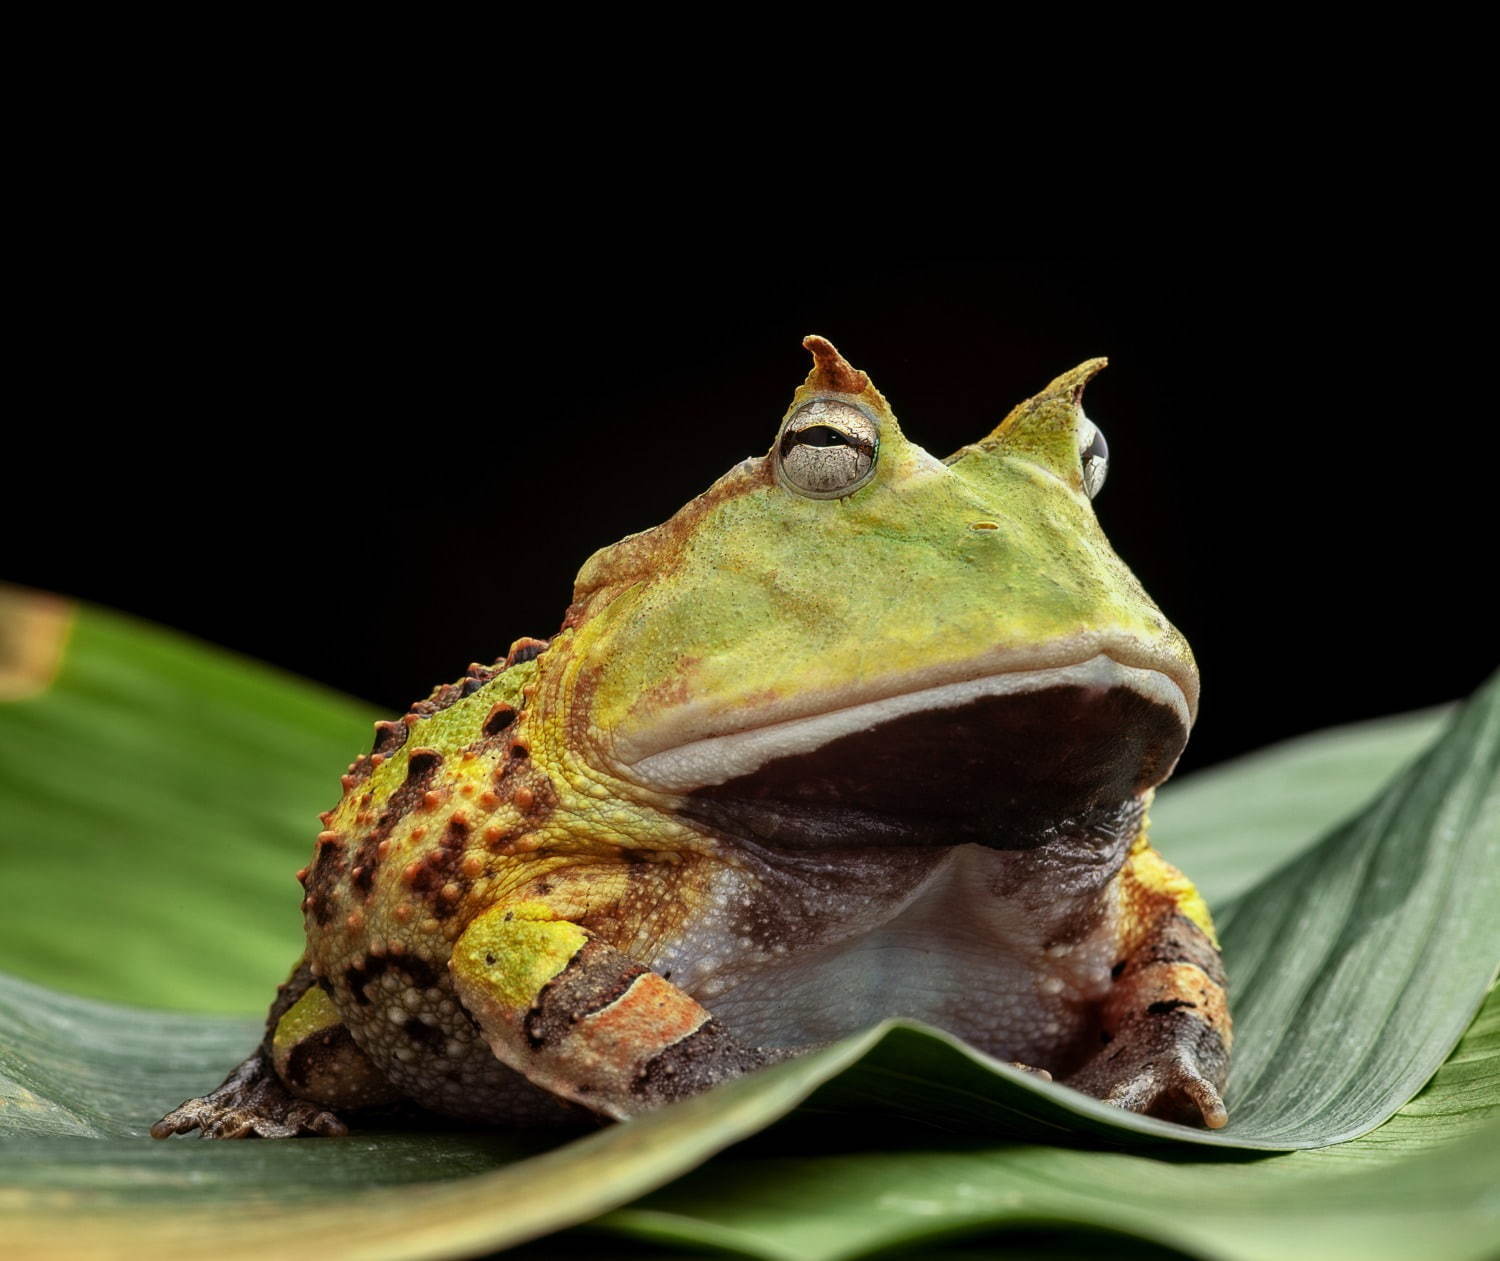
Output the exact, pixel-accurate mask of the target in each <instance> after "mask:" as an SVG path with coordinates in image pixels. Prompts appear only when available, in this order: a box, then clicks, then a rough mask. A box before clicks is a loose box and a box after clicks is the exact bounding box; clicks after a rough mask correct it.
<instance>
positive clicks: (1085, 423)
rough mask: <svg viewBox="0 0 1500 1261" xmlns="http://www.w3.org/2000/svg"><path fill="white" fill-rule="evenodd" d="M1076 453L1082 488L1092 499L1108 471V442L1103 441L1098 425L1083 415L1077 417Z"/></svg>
mask: <svg viewBox="0 0 1500 1261" xmlns="http://www.w3.org/2000/svg"><path fill="white" fill-rule="evenodd" d="M1078 455H1079V458H1080V459H1081V460H1082V461H1083V489H1084V490H1085V491H1086V492H1087V493H1088V497H1089V498H1090V499H1092V498H1093V497H1094V496H1095V495H1097V494H1098V493H1099V490H1100V488H1101V487H1102V486H1103V485H1104V475H1105V474H1106V473H1108V472H1109V443H1107V442H1105V441H1104V434H1103V433H1102V432H1100V429H1099V426H1098V425H1096V424H1094V422H1093V421H1092V420H1090V419H1089V418H1088V417H1087V416H1083V415H1080V416H1079V417H1078Z"/></svg>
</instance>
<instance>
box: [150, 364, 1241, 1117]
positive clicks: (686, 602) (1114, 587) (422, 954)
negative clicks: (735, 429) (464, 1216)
mask: <svg viewBox="0 0 1500 1261" xmlns="http://www.w3.org/2000/svg"><path fill="white" fill-rule="evenodd" d="M803 344H804V346H806V348H807V349H808V350H810V351H811V352H812V355H813V359H814V366H813V369H812V372H811V374H810V375H809V376H808V378H807V381H806V383H805V384H804V385H803V386H802V387H801V388H800V389H799V390H797V392H796V394H795V396H794V398H793V400H792V405H791V407H790V409H789V410H788V411H787V413H786V415H785V418H784V419H783V420H782V422H781V426H780V429H779V431H778V432H777V434H776V441H775V444H774V445H773V446H772V448H771V450H770V451H769V452H768V453H767V454H766V455H764V456H761V457H759V458H758V459H748V460H745V461H744V462H743V463H741V464H739V465H737V466H736V467H734V468H733V469H731V470H730V471H729V472H728V473H727V474H725V475H724V476H723V477H722V478H720V479H719V481H718V482H716V483H715V484H714V485H713V486H712V487H710V488H709V489H708V490H707V491H706V492H704V493H703V494H702V495H700V496H698V498H696V499H694V500H692V502H690V503H689V504H687V505H686V506H685V507H684V508H682V509H681V510H680V511H679V512H678V513H677V514H676V515H675V516H673V517H672V518H671V519H670V520H669V521H667V522H666V523H664V524H663V525H660V526H657V527H656V528H655V529H651V530H647V531H645V532H644V533H641V534H636V535H632V536H631V537H629V538H626V539H624V540H622V541H621V542H619V543H616V544H615V545H614V546H613V547H608V548H605V549H604V550H603V551H601V552H598V553H597V554H596V555H594V556H593V557H592V558H591V559H590V560H589V561H588V562H587V564H585V565H584V567H583V570H582V572H581V573H580V574H579V576H578V582H577V587H576V591H575V595H574V599H573V604H572V606H571V608H569V610H568V612H567V616H566V617H565V618H564V620H563V624H562V628H561V629H560V630H559V631H558V633H557V634H556V635H555V636H554V637H553V638H552V639H551V640H547V641H543V640H535V639H523V640H520V641H518V642H517V643H516V644H515V645H514V646H513V647H512V648H511V650H510V652H509V654H508V655H507V656H506V657H505V658H504V660H503V661H499V662H496V663H495V664H494V665H492V666H478V665H476V666H472V667H470V669H469V672H468V674H467V675H466V676H465V677H464V678H463V679H462V680H460V681H459V682H458V683H456V684H449V685H445V686H442V687H439V688H438V689H437V690H436V691H435V692H433V694H432V695H431V696H430V697H429V698H428V699H427V700H425V701H421V702H419V703H417V704H416V705H415V706H413V707H412V710H411V712H410V713H408V714H406V715H405V716H404V717H403V718H402V719H401V720H400V721H399V722H380V723H377V724H376V736H375V744H374V748H373V750H372V751H371V752H370V753H369V754H366V755H364V756H361V757H359V758H358V759H356V761H355V762H354V763H353V765H352V766H350V768H349V771H348V773H347V774H346V775H345V776H344V778H343V788H344V791H343V796H342V799H341V800H340V801H339V803H338V805H337V806H335V807H334V808H333V809H332V810H331V811H329V812H328V813H327V814H325V815H324V816H323V826H324V830H323V831H322V832H321V833H319V835H318V838H317V844H316V849H315V852H314V855H313V858H312V861H311V862H310V863H309V865H308V866H307V867H306V868H305V869H304V870H303V871H301V872H300V873H298V874H299V878H300V879H301V881H302V883H303V885H304V887H305V897H304V898H303V901H302V909H303V912H304V915H305V923H306V931H307V950H306V953H305V955H304V956H303V958H302V960H301V962H300V963H299V964H298V965H297V967H296V969H295V970H294V972H293V973H292V975H291V977H290V979H289V980H288V981H287V982H286V984H285V985H283V986H282V987H281V991H280V993H279V996H278V997H277V999H276V1001H275V1003H274V1004H273V1005H272V1008H271V1013H270V1018H269V1021H268V1023H267V1029H266V1035H265V1038H264V1040H263V1041H262V1043H261V1045H260V1046H259V1047H258V1048H257V1049H256V1051H255V1052H254V1053H253V1054H252V1055H251V1056H250V1058H249V1059H248V1060H246V1061H245V1063H244V1064H242V1065H241V1066H240V1067H239V1068H237V1069H236V1070H234V1072H233V1073H231V1075H230V1076H229V1078H228V1079H227V1080H226V1081H225V1083H224V1084H223V1085H222V1086H221V1087H220V1088H219V1089H218V1090H216V1091H214V1092H212V1093H211V1094H209V1095H207V1096H205V1097H203V1098H201V1099H194V1100H189V1101H188V1102H187V1103H185V1104H183V1105H182V1106H181V1107H180V1108H178V1109H176V1110H175V1111H173V1112H172V1113H171V1114H169V1115H168V1116H167V1117H165V1118H163V1119H162V1120H161V1121H159V1122H158V1123H157V1124H156V1125H155V1126H154V1127H153V1128H152V1133H153V1134H154V1135H156V1136H157V1137H165V1136H166V1135H168V1134H172V1133H181V1132H185V1131H188V1130H192V1129H195V1128H196V1129H200V1130H202V1132H203V1133H205V1134H207V1135H211V1136H215V1137H226V1138H227V1137H243V1136H250V1135H261V1136H267V1137H286V1136H292V1135H297V1134H305V1133H312V1134H337V1133H342V1132H344V1129H345V1126H344V1123H343V1122H342V1120H340V1119H339V1116H338V1113H340V1112H348V1111H353V1110H356V1109H360V1108H365V1107H372V1106H379V1105H385V1104H389V1103H391V1102H392V1101H395V1100H398V1099H404V1100H409V1101H414V1102H416V1103H418V1104H420V1105H423V1106H425V1107H426V1108H429V1109H434V1110H436V1111H438V1112H443V1113H449V1114H453V1115H456V1116H460V1117H464V1118H469V1119H474V1120H482V1121H491V1122H498V1123H505V1124H537V1123H547V1122H552V1121H563V1120H566V1119H567V1118H569V1117H570V1116H573V1117H575V1118H576V1117H577V1116H580V1115H587V1113H593V1114H597V1115H601V1116H604V1117H612V1118H627V1117H630V1116H632V1115H634V1114H636V1113H639V1112H641V1111H643V1110H645V1109H649V1108H652V1107H655V1106H658V1105H660V1104H663V1103H666V1102H669V1101H671V1100H674V1099H678V1098H681V1097H683V1096H686V1095H690V1094H693V1093H696V1092H698V1091H702V1090H705V1089H707V1088H709V1087H711V1086H713V1085H714V1084H715V1083H717V1082H720V1081H723V1080H724V1079H726V1078H729V1077H733V1076H735V1075H738V1074H741V1073H745V1072H747V1071H750V1070H753V1069H756V1068H758V1067H760V1066H762V1065H765V1064H768V1063H770V1062H772V1061H776V1060H779V1059H783V1058H786V1057H788V1056H790V1055H794V1054H796V1053H797V1052H798V1051H799V1050H807V1049H808V1048H811V1047H814V1046H818V1045H820V1044H823V1043H827V1042H829V1041H830V1040H832V1039H836V1038H839V1037H841V1036H843V1035H846V1034H849V1033H851V1032H854V1031H856V1030H859V1029H861V1028H863V1027H866V1026H868V1025H870V1024H872V1023H874V1022H876V1021H878V1020H880V1019H881V1018H883V1017H886V1016H906V1017H912V1018H916V1019H920V1020H923V1021H927V1022H929V1023H930V1024H933V1025H936V1026H939V1027H941V1028H943V1029H947V1030H949V1031H951V1032H953V1033H955V1034H957V1035H959V1036H960V1037H962V1038H964V1039H965V1040H967V1041H968V1042H969V1043H971V1044H972V1045H974V1046H976V1047H979V1048H980V1049H982V1050H984V1051H986V1052H988V1053H990V1054H991V1055H993V1056H997V1057H999V1058H1001V1059H1004V1060H1008V1061H1015V1062H1017V1063H1020V1064H1022V1065H1025V1066H1030V1067H1032V1068H1033V1069H1035V1070H1039V1071H1046V1072H1050V1073H1051V1074H1052V1075H1054V1076H1055V1077H1057V1078H1059V1079H1061V1080H1062V1081H1063V1082H1064V1083H1065V1084H1067V1085H1071V1086H1074V1087H1076V1088H1077V1089H1079V1090H1082V1091H1085V1092H1087V1093H1089V1094H1092V1095H1095V1096H1098V1097H1100V1098H1103V1099H1105V1100H1107V1101H1109V1102H1111V1103H1115V1104H1118V1105H1120V1106H1121V1107H1125V1108H1130V1109H1134V1110H1137V1111H1141V1112H1150V1113H1155V1114H1158V1115H1162V1116H1167V1117H1175V1118H1192V1119H1194V1120H1201V1121H1202V1122H1203V1123H1205V1124H1207V1125H1209V1126H1212V1127H1218V1126H1222V1125H1223V1124H1224V1123H1225V1120H1226V1114H1225V1110H1224V1105H1223V1103H1222V1101H1221V1097H1220V1091H1221V1090H1222V1087H1223V1082H1224V1078H1225V1075H1226V1072H1227V1068H1228V1058H1229V1044H1230V1021H1229V1016H1228V1012H1227V1008H1226V998H1225V988H1224V986H1225V979H1224V974H1223V971H1222V968H1221V966H1220V960H1219V954H1218V949H1217V945H1216V942H1215V939H1214V933H1213V927H1212V925H1211V923H1210V921H1209V918H1208V914H1207V911H1206V909H1205V907H1204V905H1203V902H1202V901H1201V899H1200V898H1199V897H1198V895H1197V893H1196V892H1195V891H1194V889H1193V887H1192V885H1191V884H1189V883H1188V881H1187V880H1186V879H1185V878H1184V877H1183V876H1182V875H1181V874H1180V873H1179V872H1177V871H1176V870H1175V869H1174V868H1172V867H1171V866H1169V865H1168V864H1167V863H1166V862H1164V861H1163V860H1162V859H1161V858H1160V857H1159V856H1158V855H1157V854H1156V852H1155V851H1154V850H1153V849H1152V847H1151V845H1150V844H1149V842H1148V841H1147V836H1146V811H1147V808H1148V806H1149V804H1150V801H1151V797H1152V793H1153V791H1154V789H1155V787H1156V785H1158V784H1159V783H1161V781H1162V780H1164V779H1165V778H1166V777H1167V775H1168V774H1169V773H1170V772H1171V770H1172V767H1173V765H1174V764H1175V762H1176V760H1177V758H1178V755H1179V754H1180V752H1181V750H1182V747H1183V744H1184V742H1185V741H1186V739H1187V734H1188V729H1189V727H1190V725H1191V723H1192V720H1193V717H1194V714H1195V710H1196V703H1197V692H1198V679H1197V671H1196V668H1195V666H1194V663H1193V659H1192V656H1191V653H1190V652H1189V650H1188V646H1187V644H1186V642H1185V641H1184V640H1183V638H1182V636H1181V635H1180V634H1179V633H1178V632H1177V631H1176V630H1175V629H1173V627H1172V626H1171V625H1169V624H1168V622H1167V621H1166V619H1165V618H1164V617H1163V616H1162V614H1161V613H1160V612H1159V611H1158V609H1157V608H1156V606H1155V604H1153V603H1152V601H1151V600H1150V598H1149V597H1148V596H1147V595H1146V593H1145V592H1144V591H1143V590H1142V589H1141V586H1140V584H1139V583H1138V582H1137V580H1136V579H1135V577H1134V576H1133V575H1132V574H1131V573H1130V571H1129V570H1128V569H1127V568H1126V567H1125V565H1124V564H1123V563H1122V562H1121V561H1120V560H1119V558H1118V557H1116V555H1115V554H1114V552H1113V551H1112V550H1111V548H1110V546H1109V544H1108V542H1107V541H1106V539H1105V537H1104V535H1103V533H1102V532H1101V530H1100V528H1099V525H1098V523H1097V521H1096V520H1095V517H1094V513H1093V509H1092V506H1091V502H1090V501H1091V498H1092V496H1093V494H1094V493H1095V492H1097V491H1098V489H1099V486H1100V484H1101V482H1102V480H1103V473H1104V469H1105V461H1106V458H1107V455H1106V448H1105V444H1104V441H1103V438H1102V436H1101V435H1100V434H1099V431H1098V429H1097V428H1096V427H1095V426H1094V425H1093V424H1092V423H1091V422H1090V421H1089V420H1088V419H1087V418H1086V417H1085V415H1084V413H1083V411H1082V407H1081V396H1082V392H1083V388H1084V385H1085V383H1086V382H1087V381H1088V380H1089V378H1090V377H1092V376H1093V375H1094V373H1095V372H1097V371H1098V370H1099V369H1100V368H1101V367H1102V366H1103V364H1104V361H1103V360H1100V359H1096V360H1092V361H1090V362H1088V363H1085V364H1083V365H1081V366H1080V367H1078V368H1075V369H1074V370H1073V371H1071V372H1069V373H1066V374H1065V375H1063V376H1061V377H1059V378H1058V379H1057V380H1055V381H1054V382H1052V384H1051V385H1049V386H1048V387H1047V388H1046V389H1045V390H1044V391H1042V393H1040V394H1038V395H1037V396H1036V397H1035V398H1032V399H1030V400H1029V401H1027V402H1025V403H1022V404H1021V405H1020V406H1019V407H1017V408H1015V409H1014V410H1013V411H1012V412H1011V413H1010V414H1009V416H1007V417H1006V418H1005V420H1004V421H1003V422H1002V423H1001V424H1000V425H999V427H998V428H996V429H995V430H994V431H993V432H992V433H991V434H989V436H988V437H985V438H983V439H982V440H980V441H979V442H977V443H975V444H973V445H971V446H966V447H964V448H963V449H961V450H960V451H958V452H956V453H955V454H953V455H952V456H950V457H949V458H948V459H946V460H938V459H935V458H934V457H932V456H930V455H928V454H927V453H926V452H925V451H923V450H922V449H921V448H920V447H918V446H916V445H914V444H913V443H911V442H910V441H908V440H907V438H906V437H905V436H904V435H903V434H902V432H901V429H900V427H899V426H898V425H897V423H896V418H895V416H894V415H893V414H892V412H891V409H890V407H889V406H888V405H887V403H886V400H885V399H884V398H883V397H882V396H881V394H880V393H879V392H878V391H877V390H876V389H875V388H874V386H873V385H871V384H870V381H869V379H868V378H867V377H866V375H865V374H864V373H863V372H860V371H857V370H856V369H854V368H853V367H851V366H850V365H849V364H848V363H847V362H846V361H845V360H844V359H843V358H842V357H841V356H840V355H839V353H838V351H837V350H835V349H834V347H833V346H832V345H831V344H830V343H828V342H827V341H825V340H824V339H822V338H820V337H809V338H807V339H806V340H805V341H804V343H803ZM584 1110H587V1112H585V1111H584Z"/></svg>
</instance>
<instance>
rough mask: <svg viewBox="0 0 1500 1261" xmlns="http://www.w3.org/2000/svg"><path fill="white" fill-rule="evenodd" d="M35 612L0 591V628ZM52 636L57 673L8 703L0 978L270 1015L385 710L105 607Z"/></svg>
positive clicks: (0, 827)
mask: <svg viewBox="0 0 1500 1261" xmlns="http://www.w3.org/2000/svg"><path fill="white" fill-rule="evenodd" d="M39 599H41V600H44V601H45V598H44V597H36V596H33V595H31V594H30V593H16V592H14V590H13V589H11V594H10V595H9V596H8V598H7V596H6V589H5V588H0V625H3V624H5V621H6V614H7V613H9V615H10V618H9V621H10V624H11V625H12V626H14V625H15V624H17V623H19V622H22V620H23V616H24V614H23V610H31V609H34V607H35V605H36V604H37V602H38V600H39ZM33 620H34V619H33ZM41 626H42V629H41V631H40V632H38V635H41V634H45V635H48V636H50V637H53V638H55V639H56V641H57V644H56V646H57V647H59V648H61V649H62V657H61V661H60V662H59V663H57V665H56V669H55V673H53V674H52V675H51V677H50V679H48V678H42V679H40V680H38V684H39V690H36V691H33V692H31V693H30V694H25V695H23V696H22V697H21V699H17V700H12V701H10V702H9V703H0V748H3V749H4V750H5V756H4V757H3V758H0V864H3V868H4V871H5V903H6V907H5V910H6V913H5V916H4V917H3V918H0V966H4V967H5V968H7V969H9V970H10V971H12V972H16V973H19V974H20V975H23V976H26V977H29V978H31V979H32V980H36V981H42V982H45V983H46V984H49V985H58V986H62V987H64V988H66V989H70V990H73V991H75V992H78V993H85V994H94V995H98V996H99V997H103V998H114V999H119V1000H122V1001H130V1002H140V1003H149V1004H153V1005H158V1006H164V1007H176V1008H184V1009H196V1010H203V1011H237V1012H254V1011H263V1010H264V1009H265V1007H266V1001H267V1000H266V996H267V995H268V994H270V993H272V992H273V991H274V989H275V986H276V983H277V982H278V981H280V980H283V979H284V978H285V976H286V973H287V971H288V969H289V968H290V967H291V964H292V962H293V961H295V959H296V958H297V956H298V955H299V954H301V952H302V946H301V938H302V917H301V914H300V912H299V911H298V909H297V901H298V897H297V885H296V882H295V881H294V879H293V873H294V872H295V871H296V869H297V868H298V867H300V866H301V865H302V864H303V863H304V862H306V861H307V855H308V853H309V852H310V851H311V849H312V840H313V837H314V836H315V835H316V833H317V830H318V822H317V815H318V812H319V811H320V810H326V809H328V808H329V807H330V806H332V805H333V804H334V803H335V802H336V801H337V800H338V796H339V782H338V777H339V773H340V772H341V771H342V770H343V769H344V767H345V765H346V764H347V763H348V762H349V761H350V760H351V759H352V758H353V757H354V755H355V754H356V753H359V752H363V750H364V749H365V748H366V747H368V744H369V732H370V723H371V721H372V720H373V719H374V718H376V717H379V716H380V715H378V714H376V713H374V712H373V711H372V710H369V709H367V707H365V706H363V705H361V704H359V703H357V702H354V701H351V700H349V699H348V698H346V697H343V696H339V695H337V694H336V693H333V692H328V691H325V690H323V689H321V688H317V687H314V686H312V685H311V684H308V683H304V682H302V681H301V680H299V679H295V678H293V677H291V676H289V675H285V674H282V673H280V672H278V671H276V670H272V669H270V668H269V667H267V666H263V665H260V664H258V663H255V662H252V661H248V660H246V659H245V658H242V657H237V656H235V655H233V654H231V653H227V652H224V651H221V650H219V649H211V648H209V647H207V646H206V645H203V644H199V643H197V642H195V641H193V640H190V639H187V638H185V637H183V636H180V635H175V634H171V633H169V632H166V631H163V630H159V629H157V628H155V627H150V626H146V625H143V624H142V623H140V622H136V621H134V620H133V619H131V618H127V617H122V616H120V615H119V614H115V613H110V612H108V611H106V610H104V609H97V608H90V607H80V608H77V609H75V610H73V611H72V612H71V614H68V613H66V612H64V613H63V614H62V615H61V616H59V617H56V618H52V619H48V620H46V621H43V622H42V623H41ZM14 639H15V636H12V639H11V644H12V652H13V653H15V652H16V649H15V647H14ZM5 643H6V641H5V640H4V639H3V638H0V645H4V644H5ZM3 677H4V665H3V662H0V680H3ZM3 694H4V693H3V691H0V696H3Z"/></svg>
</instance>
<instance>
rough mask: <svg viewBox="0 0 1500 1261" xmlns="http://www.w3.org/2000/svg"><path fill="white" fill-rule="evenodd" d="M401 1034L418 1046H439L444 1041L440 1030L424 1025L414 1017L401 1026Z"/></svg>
mask: <svg viewBox="0 0 1500 1261" xmlns="http://www.w3.org/2000/svg"><path fill="white" fill-rule="evenodd" d="M401 1032H402V1033H404V1034H406V1036H407V1037H408V1038H410V1039H411V1040H412V1041H413V1042H415V1043H417V1044H418V1045H420V1046H426V1047H433V1046H441V1045H442V1044H443V1042H444V1041H445V1039H444V1037H443V1031H442V1030H441V1029H438V1028H435V1027H434V1026H432V1025H429V1024H426V1023H424V1022H423V1021H421V1020H418V1019H417V1018H416V1017H415V1016H413V1017H412V1018H411V1019H410V1020H408V1021H407V1022H406V1023H405V1024H404V1025H402V1026H401Z"/></svg>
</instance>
